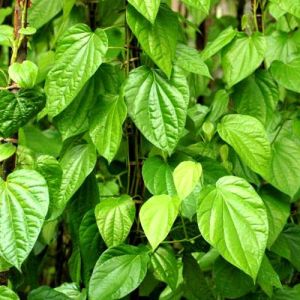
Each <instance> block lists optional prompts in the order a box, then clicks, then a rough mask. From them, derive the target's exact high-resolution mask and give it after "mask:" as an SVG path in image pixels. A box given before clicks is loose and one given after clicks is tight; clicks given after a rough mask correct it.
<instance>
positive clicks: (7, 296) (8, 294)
mask: <svg viewBox="0 0 300 300" xmlns="http://www.w3.org/2000/svg"><path fill="white" fill-rule="evenodd" d="M19 299H20V298H19V296H18V295H17V294H16V293H15V292H14V291H12V290H11V289H9V288H8V287H7V286H4V285H1V286H0V300H19Z"/></svg>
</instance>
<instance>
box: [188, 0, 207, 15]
mask: <svg viewBox="0 0 300 300" xmlns="http://www.w3.org/2000/svg"><path fill="white" fill-rule="evenodd" d="M182 2H183V3H185V4H186V5H189V6H191V7H193V8H196V9H199V10H201V11H202V12H203V13H204V14H206V15H208V14H209V9H210V2H211V0H182Z"/></svg>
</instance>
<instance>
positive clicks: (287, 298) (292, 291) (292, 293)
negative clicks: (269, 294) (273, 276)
mask: <svg viewBox="0 0 300 300" xmlns="http://www.w3.org/2000/svg"><path fill="white" fill-rule="evenodd" d="M299 295H300V284H297V285H295V286H294V287H293V288H290V287H288V286H285V287H283V288H282V289H278V290H276V292H275V293H274V296H273V298H272V300H299V299H300V298H299Z"/></svg>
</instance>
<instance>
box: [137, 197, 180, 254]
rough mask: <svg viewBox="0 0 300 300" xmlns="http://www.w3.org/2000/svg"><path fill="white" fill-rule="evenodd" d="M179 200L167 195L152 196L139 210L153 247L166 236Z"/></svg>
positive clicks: (175, 214)
mask: <svg viewBox="0 0 300 300" xmlns="http://www.w3.org/2000/svg"><path fill="white" fill-rule="evenodd" d="M179 205H180V200H179V198H178V197H176V196H174V197H170V196H168V195H159V196H153V197H151V198H150V199H148V200H147V201H146V202H145V203H144V204H143V206H142V208H141V210H140V221H141V224H142V227H143V229H144V232H145V235H146V237H147V239H148V240H149V242H150V245H151V246H152V248H153V249H156V248H157V246H158V245H159V244H160V243H161V242H162V241H163V240H164V239H165V238H166V237H167V235H168V233H169V232H170V230H171V228H172V225H173V223H174V222H175V219H176V217H177V215H178V210H179Z"/></svg>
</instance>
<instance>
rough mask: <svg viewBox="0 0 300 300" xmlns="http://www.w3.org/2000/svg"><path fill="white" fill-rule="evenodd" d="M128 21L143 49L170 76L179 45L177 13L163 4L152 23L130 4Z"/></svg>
mask: <svg viewBox="0 0 300 300" xmlns="http://www.w3.org/2000/svg"><path fill="white" fill-rule="evenodd" d="M127 23H128V25H129V27H130V29H131V30H132V32H133V33H134V35H135V36H136V37H137V39H138V41H139V43H140V44H141V46H142V47H143V50H144V51H145V52H146V53H147V54H148V55H149V56H150V58H151V59H152V60H153V61H154V62H155V64H156V65H157V66H158V67H159V68H160V69H161V70H162V71H163V72H164V73H165V74H166V75H167V76H168V77H170V76H171V73H172V62H173V59H174V57H175V52H176V45H177V32H178V30H177V27H178V20H177V17H176V15H175V13H174V12H172V11H171V10H170V9H169V8H167V7H166V6H161V7H160V9H159V12H158V14H157V17H156V20H155V23H154V24H151V23H150V22H149V21H147V20H146V19H144V18H143V16H142V15H140V14H139V13H138V12H137V11H136V10H135V9H134V8H133V7H132V6H131V5H129V6H128V8H127Z"/></svg>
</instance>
